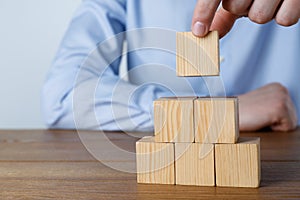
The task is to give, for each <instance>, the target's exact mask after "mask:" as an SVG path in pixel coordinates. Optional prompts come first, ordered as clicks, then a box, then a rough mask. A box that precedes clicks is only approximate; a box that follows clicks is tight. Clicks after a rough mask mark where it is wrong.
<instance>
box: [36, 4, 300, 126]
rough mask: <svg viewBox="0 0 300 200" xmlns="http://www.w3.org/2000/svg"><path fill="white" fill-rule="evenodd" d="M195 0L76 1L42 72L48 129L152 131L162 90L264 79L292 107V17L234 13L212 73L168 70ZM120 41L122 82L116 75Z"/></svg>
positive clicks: (299, 48) (296, 39) (295, 52)
mask: <svg viewBox="0 0 300 200" xmlns="http://www.w3.org/2000/svg"><path fill="white" fill-rule="evenodd" d="M195 4H196V0H188V1H183V0H141V1H137V0H84V1H83V2H82V4H81V6H80V7H79V9H78V10H77V11H76V13H75V16H74V17H73V19H72V22H71V23H70V25H69V27H68V30H67V32H66V34H65V36H64V38H63V40H62V43H61V45H60V47H59V50H58V52H57V55H56V57H55V59H54V61H53V64H52V67H51V69H50V72H49V74H48V76H47V79H46V82H45V85H44V88H43V93H42V110H43V113H44V116H45V120H46V123H47V125H48V126H49V127H50V128H65V129H74V128H78V129H95V130H97V129H102V130H127V131H150V130H153V120H152V118H153V106H152V104H153V101H154V100H155V99H157V98H159V97H162V96H174V95H177V96H194V95H198V96H203V95H212V96H216V95H217V96H224V95H229V96H232V95H239V94H243V93H246V92H249V91H251V90H254V89H257V88H259V87H261V86H264V85H266V84H268V83H271V82H280V83H281V84H283V85H284V86H286V87H287V88H288V89H289V92H290V94H291V97H292V99H293V101H294V103H295V105H296V107H297V113H298V116H299V114H300V87H299V85H300V23H298V24H296V25H294V26H292V27H288V28H286V27H281V26H279V25H277V24H276V23H275V22H273V21H272V22H270V23H268V24H265V25H257V24H254V23H252V22H250V21H249V20H248V19H247V18H243V19H239V20H238V21H237V22H236V24H235V26H234V27H233V29H232V31H231V32H230V33H229V34H228V35H227V36H226V37H224V38H223V39H222V40H221V41H220V54H221V56H222V57H223V58H224V61H223V62H222V63H221V75H220V77H208V78H201V77H194V78H182V77H176V70H175V49H176V46H175V45H176V42H175V33H176V31H190V25H191V19H192V14H193V10H194V6H195ZM124 41H126V43H127V45H126V47H127V48H126V50H127V54H126V57H127V68H128V74H127V77H128V81H126V78H122V77H120V76H119V74H120V73H119V67H120V61H121V55H122V49H123V44H124Z"/></svg>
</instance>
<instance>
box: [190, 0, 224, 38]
mask: <svg viewBox="0 0 300 200" xmlns="http://www.w3.org/2000/svg"><path fill="white" fill-rule="evenodd" d="M220 2H221V0H198V2H197V5H196V7H195V11H194V16H193V20H192V32H193V34H194V35H196V36H198V37H203V36H205V35H206V34H207V33H208V31H209V29H210V25H211V23H212V21H213V19H214V16H215V13H216V11H217V9H218V6H219V4H220Z"/></svg>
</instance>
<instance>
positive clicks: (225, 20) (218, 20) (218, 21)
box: [210, 8, 241, 38]
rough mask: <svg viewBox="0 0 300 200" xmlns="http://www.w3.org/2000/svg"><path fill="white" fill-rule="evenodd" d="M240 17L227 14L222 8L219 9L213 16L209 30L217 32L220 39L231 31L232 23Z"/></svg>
mask: <svg viewBox="0 0 300 200" xmlns="http://www.w3.org/2000/svg"><path fill="white" fill-rule="evenodd" d="M240 17H241V16H239V15H235V14H232V13H230V12H228V11H227V10H225V9H224V8H220V9H219V10H218V11H217V12H216V14H215V17H214V19H213V22H212V24H211V27H210V30H217V31H218V32H219V36H220V38H222V37H223V36H225V35H226V34H227V33H228V32H229V31H230V30H231V28H232V26H233V24H234V22H235V21H236V20H237V19H238V18H240Z"/></svg>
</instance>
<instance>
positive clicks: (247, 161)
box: [215, 138, 261, 188]
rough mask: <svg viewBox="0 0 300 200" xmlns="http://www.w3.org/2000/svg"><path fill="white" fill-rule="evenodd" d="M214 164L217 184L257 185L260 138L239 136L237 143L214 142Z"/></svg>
mask: <svg viewBox="0 0 300 200" xmlns="http://www.w3.org/2000/svg"><path fill="white" fill-rule="evenodd" d="M215 166H216V184H217V186H224V187H252V188H256V187H259V184H260V171H261V169H260V139H259V138H240V139H239V142H238V143H237V144H216V145H215Z"/></svg>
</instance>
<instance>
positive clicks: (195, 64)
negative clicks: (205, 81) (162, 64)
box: [176, 31, 220, 76]
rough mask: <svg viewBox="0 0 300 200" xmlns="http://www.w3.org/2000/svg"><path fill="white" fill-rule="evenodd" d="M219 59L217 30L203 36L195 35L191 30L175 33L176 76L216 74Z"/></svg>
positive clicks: (218, 69)
mask: <svg viewBox="0 0 300 200" xmlns="http://www.w3.org/2000/svg"><path fill="white" fill-rule="evenodd" d="M219 59H220V58H219V36H218V32H217V31H213V32H210V33H209V34H208V35H207V36H205V37H204V38H199V37H196V36H194V35H193V34H192V32H178V33H177V34H176V69H177V76H218V75H219V73H220V67H219V65H220V60H219Z"/></svg>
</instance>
